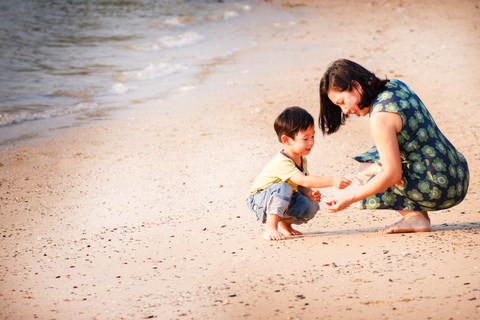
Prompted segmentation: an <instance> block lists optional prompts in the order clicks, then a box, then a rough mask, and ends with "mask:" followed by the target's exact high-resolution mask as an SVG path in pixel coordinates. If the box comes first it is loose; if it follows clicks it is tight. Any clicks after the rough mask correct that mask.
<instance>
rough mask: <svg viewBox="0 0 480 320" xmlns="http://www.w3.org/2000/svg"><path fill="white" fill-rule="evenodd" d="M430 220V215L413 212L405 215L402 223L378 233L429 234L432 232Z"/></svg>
mask: <svg viewBox="0 0 480 320" xmlns="http://www.w3.org/2000/svg"><path fill="white" fill-rule="evenodd" d="M430 228H431V225H430V219H429V218H428V215H427V216H425V214H422V213H421V212H416V211H413V212H412V213H409V214H407V215H405V216H404V217H403V218H402V219H401V220H400V221H397V222H395V223H394V224H392V225H390V226H388V227H386V228H385V229H383V230H380V231H378V232H379V233H382V234H388V233H400V232H428V231H430Z"/></svg>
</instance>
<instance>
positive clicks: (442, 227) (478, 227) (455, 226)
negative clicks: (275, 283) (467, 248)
mask: <svg viewBox="0 0 480 320" xmlns="http://www.w3.org/2000/svg"><path fill="white" fill-rule="evenodd" d="M380 229H381V228H361V229H345V230H332V231H311V232H304V233H303V235H300V236H291V237H288V238H293V239H298V238H306V237H315V236H320V235H321V236H338V235H349V234H364V233H377V232H378V230H380ZM454 230H472V231H475V232H478V231H480V222H462V223H442V224H434V225H432V230H431V231H430V232H429V233H432V232H441V231H454ZM392 234H405V232H404V233H392Z"/></svg>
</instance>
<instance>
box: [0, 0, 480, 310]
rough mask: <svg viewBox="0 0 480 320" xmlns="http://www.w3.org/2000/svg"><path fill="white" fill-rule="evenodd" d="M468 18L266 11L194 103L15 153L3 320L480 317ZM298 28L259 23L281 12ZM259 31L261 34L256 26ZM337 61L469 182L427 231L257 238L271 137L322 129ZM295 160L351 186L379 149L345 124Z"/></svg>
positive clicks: (463, 11) (439, 8) (9, 158)
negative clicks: (430, 136)
mask: <svg viewBox="0 0 480 320" xmlns="http://www.w3.org/2000/svg"><path fill="white" fill-rule="evenodd" d="M479 7H480V1H473V0H472V1H468V0H459V1H435V2H433V1H432V2H429V1H420V0H413V1H383V0H381V1H346V0H341V1H313V0H311V1H301V0H298V1H297V0H295V1H290V2H285V1H269V2H267V3H263V4H261V5H260V6H259V7H257V8H256V10H259V12H260V13H261V14H264V15H265V17H266V18H265V21H268V22H265V23H260V22H255V23H254V22H252V24H251V25H248V26H246V28H250V29H251V32H252V33H253V32H254V33H255V34H256V38H257V39H256V41H257V43H258V45H257V46H256V47H255V48H253V49H251V50H244V51H240V52H237V53H235V54H233V55H232V56H230V57H227V58H225V59H223V60H218V61H217V63H216V64H213V65H206V66H205V69H204V73H202V74H198V75H197V76H198V79H197V84H198V85H197V87H196V89H195V90H189V91H178V92H173V93H172V94H171V96H170V97H169V98H168V99H167V100H164V101H162V104H163V106H171V107H172V108H170V109H172V110H175V111H166V110H168V109H165V108H163V109H162V108H159V109H158V108H155V107H153V106H152V107H149V106H144V108H139V109H138V110H130V111H124V112H123V113H120V114H119V115H118V116H116V117H112V119H110V120H102V121H98V122H95V121H93V122H92V123H91V124H89V125H82V126H77V127H75V126H74V127H67V128H58V129H56V130H53V131H49V133H48V135H47V134H44V135H43V136H42V135H40V136H39V137H37V138H36V139H22V140H10V141H8V143H4V144H2V146H1V154H0V163H1V164H0V225H1V229H0V248H1V255H0V319H36V318H38V319H150V318H156V319H479V318H480V291H479V290H480V246H479V245H480V235H479V230H480V199H479V193H480V176H479V175H480V170H479V169H480V151H479V146H480V116H479V114H478V110H479V109H480V103H479V101H480V90H479V89H478V84H479V83H480V81H479V80H480V9H479ZM284 13H286V14H290V15H292V19H294V20H292V21H295V23H291V24H283V25H275V24H273V23H270V21H271V18H272V17H275V14H284ZM267 17H268V19H267ZM338 58H349V59H352V60H354V61H357V62H359V63H361V64H363V65H364V66H366V67H367V68H369V69H370V70H372V71H374V72H375V73H377V75H380V76H382V77H383V76H386V77H389V78H398V79H400V80H402V81H404V82H405V83H407V84H408V85H409V86H410V87H411V88H412V89H413V90H414V91H415V92H416V93H417V94H418V95H419V96H420V98H421V99H422V101H423V102H424V103H425V105H426V106H427V108H428V109H429V110H430V112H431V113H432V115H433V117H434V119H435V121H436V123H437V124H438V126H439V127H440V129H441V130H442V132H443V133H444V134H445V135H446V136H447V138H448V139H449V140H450V141H451V142H452V143H453V144H454V145H455V146H456V147H457V149H458V150H459V151H460V152H462V153H463V154H464V155H465V156H466V158H467V160H468V164H469V168H470V174H471V181H470V188H469V193H468V195H467V197H466V199H465V201H464V202H462V203H461V204H460V205H458V206H457V207H454V208H452V209H450V210H444V211H438V212H433V213H431V215H430V216H431V218H432V231H431V232H428V233H407V234H391V235H381V234H378V233H377V230H378V229H380V228H382V227H384V226H385V225H387V224H390V223H392V222H394V221H396V220H397V219H399V217H400V216H399V215H398V214H397V213H396V212H391V211H368V210H365V211H359V210H356V209H355V208H353V207H350V208H348V209H346V210H344V211H342V212H339V213H335V214H334V213H329V212H328V211H327V210H326V209H325V207H324V206H323V205H322V206H321V211H320V212H319V213H318V214H317V216H316V217H315V219H313V220H312V221H311V223H309V224H307V225H303V226H300V227H298V229H299V230H300V231H302V232H304V235H303V236H295V237H288V238H287V240H285V241H281V242H268V241H265V240H263V239H262V234H263V226H262V225H261V224H259V223H257V222H256V221H254V220H253V218H252V217H251V215H250V213H249V212H248V211H247V208H246V205H245V197H246V195H247V193H248V191H249V189H250V186H251V184H252V182H253V180H254V178H255V177H256V175H257V174H258V173H259V172H260V170H261V169H262V168H263V166H264V165H265V164H266V163H267V162H268V161H269V160H270V159H271V158H272V157H273V156H274V155H275V153H276V152H278V151H279V150H280V148H281V145H280V144H279V143H278V141H277V140H276V136H275V133H274V131H273V120H274V119H275V117H276V116H277V115H278V113H279V112H281V111H282V110H283V109H284V108H285V107H289V106H293V105H298V106H302V107H304V108H306V109H307V110H309V111H310V112H311V113H312V115H314V117H315V118H317V117H318V109H319V102H318V83H319V79H320V77H321V75H322V74H323V71H324V69H325V67H326V66H327V65H328V63H330V62H331V61H333V60H336V59H338ZM319 131H320V130H319V129H317V142H316V145H315V147H314V148H313V150H312V153H311V154H310V155H309V156H308V160H309V170H310V173H311V174H315V175H323V176H333V175H335V176H338V175H341V176H345V177H347V178H350V179H353V180H354V182H353V183H352V186H351V187H349V188H348V189H346V190H345V191H338V190H336V189H333V188H328V189H322V190H321V192H322V195H323V198H324V199H328V198H329V197H331V196H333V195H336V194H339V193H341V192H348V191H351V190H353V189H355V188H358V187H359V183H358V180H356V179H355V177H356V168H357V166H356V163H355V162H354V161H353V160H352V159H351V157H352V156H354V155H357V154H359V153H361V152H364V151H366V150H368V148H370V147H371V146H372V144H373V139H372V137H371V134H370V130H369V126H368V117H365V118H351V119H349V121H348V123H347V125H346V126H345V127H343V128H342V129H341V130H340V131H339V132H338V133H337V134H335V135H332V136H324V137H322V135H321V134H320V133H319Z"/></svg>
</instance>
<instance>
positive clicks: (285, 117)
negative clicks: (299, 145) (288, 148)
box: [273, 107, 315, 142]
mask: <svg viewBox="0 0 480 320" xmlns="http://www.w3.org/2000/svg"><path fill="white" fill-rule="evenodd" d="M314 125H315V122H314V120H313V117H312V116H311V115H310V113H308V111H306V110H305V109H302V108H300V107H290V108H287V109H285V110H283V112H282V113H280V114H279V115H278V117H277V119H275V123H274V124H273V127H274V128H275V132H276V133H277V136H278V141H280V142H282V136H283V135H286V136H287V137H289V138H292V139H295V137H296V136H297V134H298V132H299V131H306V130H307V129H308V128H310V127H311V126H314Z"/></svg>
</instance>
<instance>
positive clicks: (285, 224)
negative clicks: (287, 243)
mask: <svg viewBox="0 0 480 320" xmlns="http://www.w3.org/2000/svg"><path fill="white" fill-rule="evenodd" d="M278 229H280V232H282V233H283V234H284V235H286V236H298V235H301V234H302V233H301V232H300V231H298V230H295V229H293V228H292V223H291V222H290V221H288V220H284V221H280V222H279V223H278Z"/></svg>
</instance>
